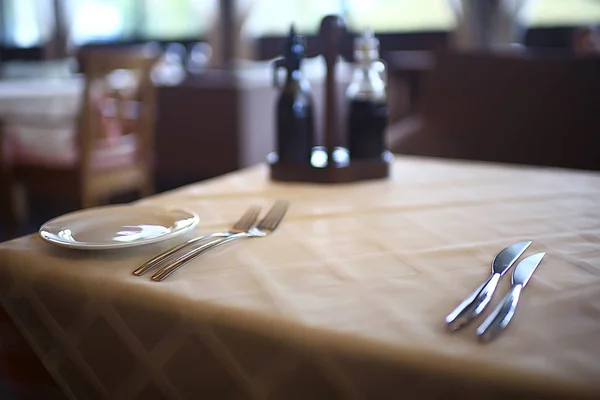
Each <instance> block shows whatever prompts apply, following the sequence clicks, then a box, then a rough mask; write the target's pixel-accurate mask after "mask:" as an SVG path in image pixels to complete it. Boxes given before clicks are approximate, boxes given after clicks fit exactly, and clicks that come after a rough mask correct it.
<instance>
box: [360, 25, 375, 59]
mask: <svg viewBox="0 0 600 400" xmlns="http://www.w3.org/2000/svg"><path fill="white" fill-rule="evenodd" d="M354 58H356V60H357V61H376V60H378V59H379V39H377V38H376V37H375V35H374V34H373V30H372V29H371V28H368V29H366V30H365V32H364V33H363V34H362V36H359V37H357V38H356V39H354Z"/></svg>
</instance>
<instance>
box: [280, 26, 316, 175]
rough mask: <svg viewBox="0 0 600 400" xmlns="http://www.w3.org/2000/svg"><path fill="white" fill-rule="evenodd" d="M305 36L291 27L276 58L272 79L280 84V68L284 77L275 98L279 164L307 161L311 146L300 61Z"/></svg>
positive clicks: (310, 102)
mask: <svg viewBox="0 0 600 400" xmlns="http://www.w3.org/2000/svg"><path fill="white" fill-rule="evenodd" d="M304 50H305V45H304V39H303V38H302V36H299V35H296V33H295V31H294V27H293V26H292V28H291V29H290V33H289V35H288V37H287V40H286V45H285V52H284V57H283V58H281V59H278V60H277V61H275V68H274V70H273V73H274V83H275V86H277V87H279V86H280V85H279V81H278V76H277V74H278V71H279V68H284V69H285V70H286V79H285V83H284V85H283V87H282V88H281V93H280V94H279V98H278V99H277V108H276V119H277V153H278V162H279V163H281V164H308V163H309V162H310V157H311V151H312V148H313V146H314V117H313V114H314V113H313V100H312V96H311V93H310V86H309V84H308V81H307V80H306V79H305V78H304V77H303V76H302V72H301V70H300V65H301V63H302V59H303V58H304Z"/></svg>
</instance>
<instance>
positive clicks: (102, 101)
mask: <svg viewBox="0 0 600 400" xmlns="http://www.w3.org/2000/svg"><path fill="white" fill-rule="evenodd" d="M158 57H159V53H158V52H157V51H156V49H155V48H153V47H141V48H135V49H123V50H115V49H110V50H108V49H107V50H104V49H102V50H101V49H95V50H89V51H86V52H83V53H82V54H80V56H79V63H80V66H81V69H82V71H83V73H84V76H85V88H84V92H83V98H82V102H81V104H82V107H81V113H80V118H79V123H78V128H79V129H78V144H79V149H80V151H79V155H80V156H79V163H80V167H81V168H82V171H83V172H85V171H86V170H88V169H89V167H90V165H91V156H92V151H93V149H94V147H95V146H98V143H99V142H102V143H103V144H104V145H106V146H109V147H110V146H111V143H113V142H114V141H115V140H118V139H119V138H120V137H121V136H124V135H135V143H136V151H137V154H136V157H137V161H138V162H140V163H148V164H150V163H151V162H152V159H153V149H154V119H155V110H156V100H155V98H156V96H155V88H154V84H153V82H152V79H151V70H152V67H153V66H154V64H155V63H156V61H157V60H158Z"/></svg>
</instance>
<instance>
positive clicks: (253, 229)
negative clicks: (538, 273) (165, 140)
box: [133, 200, 546, 342]
mask: <svg viewBox="0 0 600 400" xmlns="http://www.w3.org/2000/svg"><path fill="white" fill-rule="evenodd" d="M288 207H289V202H287V201H285V200H278V201H276V202H275V203H274V204H273V206H272V207H271V209H270V210H269V211H268V212H267V214H266V215H265V216H264V218H262V219H261V220H260V221H259V222H258V223H256V221H257V220H258V216H259V214H260V207H256V206H253V207H250V208H248V210H246V212H245V213H244V214H243V215H242V216H241V217H240V219H239V220H238V221H237V222H236V223H235V224H234V225H233V226H232V227H231V228H229V229H228V230H227V231H224V232H217V233H212V234H210V235H205V236H198V237H195V238H192V239H190V240H188V241H187V242H184V243H182V244H179V245H177V246H175V247H173V248H171V249H168V250H166V251H164V252H162V253H161V254H159V255H157V256H156V257H153V258H152V259H150V260H148V261H146V262H145V263H143V264H142V265H140V266H139V267H138V268H137V269H136V270H135V271H133V275H136V276H142V275H144V274H145V273H147V272H149V271H152V270H154V269H156V268H158V267H161V266H162V268H160V269H159V270H158V271H157V272H155V273H154V274H153V275H152V276H151V277H150V279H151V280H153V281H155V282H161V281H163V280H164V279H166V278H167V277H168V276H170V275H171V274H172V273H174V272H175V271H177V270H179V269H180V268H182V267H183V266H184V265H185V264H187V263H188V262H190V261H191V260H193V259H195V258H196V257H198V256H200V255H202V254H205V253H206V252H208V251H210V250H212V249H215V248H217V247H219V246H221V245H224V244H226V243H230V242H233V241H235V240H238V239H243V238H260V237H265V236H268V235H270V234H271V233H273V232H274V231H275V230H276V229H277V227H278V226H279V224H280V222H281V220H282V219H283V217H284V216H285V214H286V212H287V209H288ZM201 242H206V243H204V244H200V243H201ZM530 245H531V242H520V243H515V244H513V245H511V246H508V247H507V248H505V249H504V250H502V251H501V252H500V253H498V254H497V255H496V257H495V258H494V261H493V262H492V272H491V275H490V276H489V278H488V279H487V280H486V281H485V282H484V283H483V284H482V285H481V286H479V287H478V288H477V289H476V290H475V291H474V292H473V293H472V294H471V295H470V296H468V297H467V298H466V299H465V300H464V301H463V302H462V303H460V304H459V305H458V306H457V307H456V308H455V309H454V310H453V311H452V312H451V313H450V314H448V316H447V317H446V324H447V327H448V330H450V331H457V330H459V329H461V328H463V327H465V326H467V325H468V324H470V323H471V322H472V321H474V320H475V319H477V318H478V317H479V316H480V315H481V314H482V313H483V311H484V310H485V308H486V307H487V306H488V305H489V303H490V302H491V300H492V297H493V295H494V292H495V291H496V288H497V287H498V283H499V282H500V279H501V278H502V277H503V276H504V275H505V274H506V273H507V272H508V271H509V270H510V269H511V268H512V266H513V265H514V264H515V262H516V261H517V260H518V259H519V258H520V257H521V256H522V255H523V253H524V252H525V250H527V248H528V247H529V246H530ZM545 255H546V253H537V254H534V255H531V256H529V257H527V258H525V259H523V260H522V261H521V262H519V264H518V265H517V266H516V267H515V269H514V271H513V274H512V278H511V282H512V287H511V289H510V291H509V293H508V294H507V295H506V296H505V297H504V299H502V301H501V302H500V303H499V304H498V305H497V306H496V308H495V309H494V310H493V311H492V313H491V314H490V315H489V316H488V317H487V318H486V319H485V320H484V321H483V323H482V324H481V325H480V326H479V327H478V328H477V335H478V337H479V338H480V340H481V341H484V342H487V341H490V340H492V339H493V338H495V337H496V336H497V335H498V334H499V333H500V332H502V331H503V330H504V328H506V326H507V325H508V324H509V323H510V321H511V319H512V317H513V315H514V314H515V311H516V308H517V304H518V302H519V298H520V296H521V292H522V291H523V289H524V288H525V286H527V283H528V282H529V280H530V279H531V276H532V275H533V273H534V272H535V270H536V268H537V266H538V265H539V264H540V262H541V261H542V258H544V256H545Z"/></svg>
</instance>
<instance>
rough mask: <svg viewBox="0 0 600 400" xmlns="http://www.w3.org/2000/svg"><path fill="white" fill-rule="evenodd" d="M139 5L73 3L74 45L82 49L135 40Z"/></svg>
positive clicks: (93, 0) (109, 0)
mask: <svg viewBox="0 0 600 400" xmlns="http://www.w3.org/2000/svg"><path fill="white" fill-rule="evenodd" d="M135 1H136V0H70V4H69V15H70V21H71V28H70V29H71V32H70V36H71V41H72V42H73V43H74V44H77V45H81V44H84V43H87V42H93V41H108V40H117V39H122V38H129V37H131V36H133V35H134V32H135V26H136V18H135V16H136V7H135V6H136V4H135Z"/></svg>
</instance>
